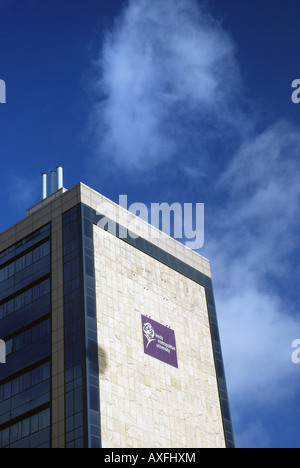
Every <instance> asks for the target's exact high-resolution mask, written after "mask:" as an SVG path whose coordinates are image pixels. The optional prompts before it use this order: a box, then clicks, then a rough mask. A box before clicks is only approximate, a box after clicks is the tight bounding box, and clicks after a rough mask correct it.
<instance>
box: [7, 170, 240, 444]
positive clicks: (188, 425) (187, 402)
mask: <svg viewBox="0 0 300 468" xmlns="http://www.w3.org/2000/svg"><path fill="white" fill-rule="evenodd" d="M57 176H58V181H57V179H56V177H57ZM46 180H47V177H46V175H43V200H42V201H41V202H40V203H38V204H37V205H36V206H34V207H32V208H31V209H29V210H28V211H27V216H26V217H25V218H24V219H22V220H21V221H20V222H18V223H17V224H15V225H14V226H12V227H11V228H9V229H8V230H6V231H5V232H3V233H2V234H0V339H2V340H3V341H4V342H5V345H6V363H5V364H0V447H1V448H4V447H7V448H23V447H25V448H38V447H40V448H147V447H151V448H159V447H163V448H194V447H195V448H202V447H203V448H204V447H217V448H223V447H224V448H225V447H233V445H234V441H233V434H232V425H231V419H230V411H229V403H228V396H227V389H226V381H225V375H224V367H223V361H222V353H221V346H220V338H219V332H218V324H217V317H216V310H215V303H214V297H213V289H212V280H211V274H210V267H209V262H208V260H206V259H205V258H203V257H202V256H200V255H198V254H196V253H195V252H193V251H191V250H189V249H187V248H186V247H185V246H184V245H182V244H180V243H179V242H177V241H176V240H174V239H172V238H171V237H168V236H167V235H164V234H162V235H160V236H150V238H149V235H148V234H149V232H150V231H151V232H153V233H154V232H155V230H154V228H151V227H150V226H149V225H147V223H144V222H142V223H141V227H139V232H138V234H139V235H138V236H137V235H135V236H134V235H132V236H131V235H128V236H123V235H121V233H122V232H123V231H124V229H123V228H124V225H125V224H126V222H127V220H128V213H127V212H126V211H125V210H124V209H121V208H118V206H117V205H115V204H114V203H113V202H111V201H110V200H107V199H106V198H105V197H103V196H102V195H101V194H99V193H97V192H95V191H94V190H92V189H90V188H89V187H87V186H85V185H84V184H81V183H80V184H78V185H76V186H75V187H73V188H72V189H70V190H66V189H64V188H63V185H62V177H61V169H60V168H59V169H58V171H57V174H56V173H55V172H53V173H52V174H51V186H52V189H51V192H52V193H51V194H50V196H48V195H47V190H46ZM102 208H103V210H102ZM105 220H106V221H107V220H109V222H107V223H105V222H104V221H105ZM110 222H111V224H110ZM109 226H110V227H109ZM111 226H114V228H111ZM131 226H134V223H133V224H131ZM146 234H147V235H146Z"/></svg>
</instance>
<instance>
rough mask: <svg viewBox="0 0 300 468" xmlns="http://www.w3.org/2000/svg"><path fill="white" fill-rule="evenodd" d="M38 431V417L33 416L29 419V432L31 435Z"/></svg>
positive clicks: (36, 415)
mask: <svg viewBox="0 0 300 468" xmlns="http://www.w3.org/2000/svg"><path fill="white" fill-rule="evenodd" d="M38 430H39V415H38V414H35V415H34V416H31V418H30V432H31V434H33V433H34V432H37V431H38Z"/></svg>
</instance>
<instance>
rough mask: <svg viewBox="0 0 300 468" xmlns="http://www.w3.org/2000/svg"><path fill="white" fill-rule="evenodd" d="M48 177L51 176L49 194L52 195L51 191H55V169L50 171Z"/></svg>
mask: <svg viewBox="0 0 300 468" xmlns="http://www.w3.org/2000/svg"><path fill="white" fill-rule="evenodd" d="M50 177H51V195H52V193H55V192H56V190H57V183H56V171H51V173H50Z"/></svg>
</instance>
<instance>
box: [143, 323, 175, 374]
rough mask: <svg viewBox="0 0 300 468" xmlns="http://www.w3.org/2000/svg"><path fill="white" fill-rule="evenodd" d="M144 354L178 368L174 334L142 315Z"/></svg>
mask: <svg viewBox="0 0 300 468" xmlns="http://www.w3.org/2000/svg"><path fill="white" fill-rule="evenodd" d="M142 328H143V338H144V352H145V354H148V355H149V356H152V357H154V358H156V359H159V360H160V361H163V362H165V363H166V364H170V366H173V367H177V368H178V362H177V352H176V341H175V332H174V331H173V330H170V328H168V327H165V326H164V325H161V324H160V323H158V322H155V321H154V320H152V319H150V318H148V317H145V316H144V315H142Z"/></svg>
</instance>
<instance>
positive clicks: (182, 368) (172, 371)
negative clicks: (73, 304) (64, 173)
mask: <svg viewBox="0 0 300 468" xmlns="http://www.w3.org/2000/svg"><path fill="white" fill-rule="evenodd" d="M94 248H95V269H96V297H97V322H98V323H97V325H98V331H97V332H98V345H99V367H100V375H99V379H100V408H101V438H102V446H103V448H118V447H123V448H124V447H134V448H140V447H151V448H152V447H155V448H157V447H163V448H202V447H203V448H206V447H210V448H212V447H216V448H225V439H224V431H223V424H222V415H221V408H220V401H219V394H218V386H217V378H216V372H215V365H214V358H213V349H212V342H211V334H210V327H209V319H208V311H207V305H206V298H205V290H204V288H203V287H202V286H200V285H199V284H197V283H195V282H193V281H192V280H190V279H188V278H186V277H184V276H183V275H181V274H180V273H178V272H176V271H174V270H172V269H171V268H169V267H167V266H166V265H164V264H162V263H160V262H159V261H157V260H155V259H154V258H152V257H150V256H148V255H146V254H145V253H143V252H141V251H139V250H138V249H136V248H134V247H132V246H131V245H129V244H127V243H126V242H124V241H122V240H120V239H118V238H117V237H115V236H113V235H112V234H110V233H108V232H106V231H104V230H102V229H101V228H99V227H97V226H94ZM141 315H146V316H149V317H151V318H152V319H153V320H155V321H157V322H159V323H161V324H162V325H165V326H168V327H170V328H171V329H172V330H174V331H175V338H176V347H177V358H178V366H179V367H178V369H177V368H175V367H172V366H170V365H168V364H165V363H163V362H161V361H159V360H157V359H155V358H153V357H151V356H149V355H146V354H145V353H144V347H143V332H142V325H141Z"/></svg>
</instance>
